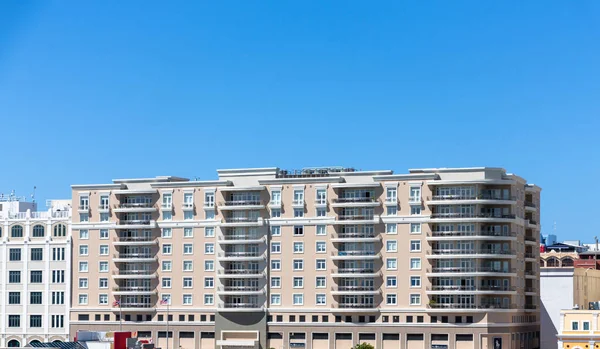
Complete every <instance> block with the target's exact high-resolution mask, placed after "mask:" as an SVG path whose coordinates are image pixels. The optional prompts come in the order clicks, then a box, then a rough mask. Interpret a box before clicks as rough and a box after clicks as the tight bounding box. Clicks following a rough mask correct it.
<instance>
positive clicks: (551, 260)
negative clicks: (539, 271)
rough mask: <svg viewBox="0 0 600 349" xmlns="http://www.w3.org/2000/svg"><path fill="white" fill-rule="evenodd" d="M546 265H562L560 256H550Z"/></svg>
mask: <svg viewBox="0 0 600 349" xmlns="http://www.w3.org/2000/svg"><path fill="white" fill-rule="evenodd" d="M546 266H547V267H558V266H560V263H559V262H558V258H555V257H550V258H548V260H547V261H546Z"/></svg>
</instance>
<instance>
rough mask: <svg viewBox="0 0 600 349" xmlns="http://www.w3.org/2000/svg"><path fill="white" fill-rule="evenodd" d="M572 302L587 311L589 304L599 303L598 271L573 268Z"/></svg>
mask: <svg viewBox="0 0 600 349" xmlns="http://www.w3.org/2000/svg"><path fill="white" fill-rule="evenodd" d="M573 282H574V284H573V289H574V298H573V302H574V303H575V304H579V305H580V308H582V309H587V307H588V303H589V302H597V301H600V270H594V269H589V270H587V269H583V268H575V275H574V276H573Z"/></svg>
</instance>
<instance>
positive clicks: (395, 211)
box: [387, 206, 398, 216]
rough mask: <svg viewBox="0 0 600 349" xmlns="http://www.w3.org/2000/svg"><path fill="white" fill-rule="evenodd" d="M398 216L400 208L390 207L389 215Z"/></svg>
mask: <svg viewBox="0 0 600 349" xmlns="http://www.w3.org/2000/svg"><path fill="white" fill-rule="evenodd" d="M397 214H398V207H396V206H388V207H387V215H388V216H396V215H397Z"/></svg>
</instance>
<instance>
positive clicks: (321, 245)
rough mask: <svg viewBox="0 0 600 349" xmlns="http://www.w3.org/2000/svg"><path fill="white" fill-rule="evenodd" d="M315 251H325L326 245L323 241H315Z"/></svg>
mask: <svg viewBox="0 0 600 349" xmlns="http://www.w3.org/2000/svg"><path fill="white" fill-rule="evenodd" d="M316 251H317V253H327V245H326V244H325V241H317V247H316Z"/></svg>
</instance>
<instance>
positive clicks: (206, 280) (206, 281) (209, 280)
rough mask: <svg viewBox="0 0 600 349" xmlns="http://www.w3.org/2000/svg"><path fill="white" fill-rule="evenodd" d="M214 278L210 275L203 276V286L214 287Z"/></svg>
mask: <svg viewBox="0 0 600 349" xmlns="http://www.w3.org/2000/svg"><path fill="white" fill-rule="evenodd" d="M214 287H215V280H214V279H213V278H212V277H206V278H204V288H214Z"/></svg>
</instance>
